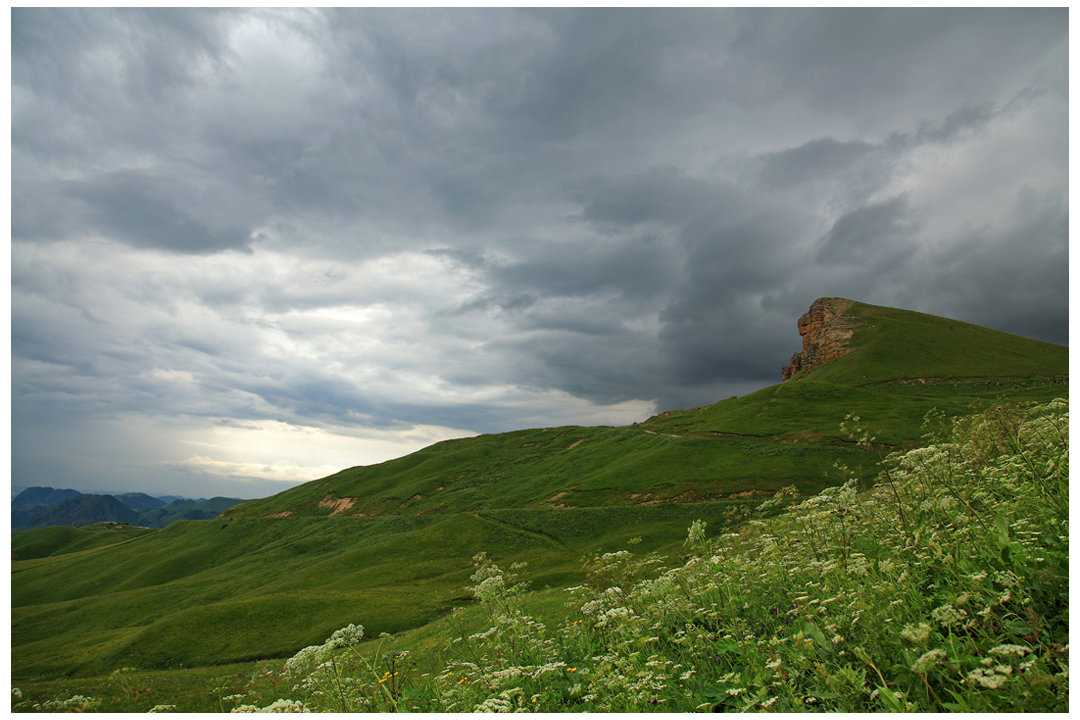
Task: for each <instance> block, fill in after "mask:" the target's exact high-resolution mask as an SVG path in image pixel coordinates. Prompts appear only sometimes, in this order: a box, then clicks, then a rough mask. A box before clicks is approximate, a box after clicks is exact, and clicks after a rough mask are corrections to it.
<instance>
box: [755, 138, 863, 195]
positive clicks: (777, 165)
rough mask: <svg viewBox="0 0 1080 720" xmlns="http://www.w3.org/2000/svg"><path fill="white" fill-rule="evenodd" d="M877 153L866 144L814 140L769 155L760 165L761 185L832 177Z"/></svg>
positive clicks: (793, 182) (825, 139) (829, 139)
mask: <svg viewBox="0 0 1080 720" xmlns="http://www.w3.org/2000/svg"><path fill="white" fill-rule="evenodd" d="M874 150H875V146H874V145H872V144H870V143H866V142H839V141H837V140H834V139H833V138H819V139H816V140H811V141H810V142H807V143H804V144H802V145H800V146H799V147H796V148H791V149H790V150H782V151H780V152H775V153H769V154H768V155H766V156H765V157H764V158H763V160H762V164H761V175H760V178H761V182H762V183H764V184H765V185H766V186H770V187H783V186H785V185H792V184H796V183H801V182H809V181H813V180H816V179H821V178H827V177H831V176H833V175H835V174H837V173H841V172H843V171H845V170H847V169H848V168H849V167H850V166H851V165H852V164H853V163H855V162H857V161H858V160H859V159H861V158H863V157H865V156H866V155H867V154H868V153H872V152H874Z"/></svg>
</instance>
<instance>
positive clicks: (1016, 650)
mask: <svg viewBox="0 0 1080 720" xmlns="http://www.w3.org/2000/svg"><path fill="white" fill-rule="evenodd" d="M1029 652H1031V648H1026V647H1024V646H1023V645H1010V644H1008V643H1006V644H1004V645H998V646H997V647H995V648H990V654H991V655H1003V656H1008V655H1015V656H1017V657H1024V656H1025V655H1027V654H1028V653H1029Z"/></svg>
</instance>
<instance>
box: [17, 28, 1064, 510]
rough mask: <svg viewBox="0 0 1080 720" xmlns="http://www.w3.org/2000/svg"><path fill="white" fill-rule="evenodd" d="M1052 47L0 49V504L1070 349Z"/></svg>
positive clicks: (925, 39)
mask: <svg viewBox="0 0 1080 720" xmlns="http://www.w3.org/2000/svg"><path fill="white" fill-rule="evenodd" d="M1067 20H1068V15H1067V10H1066V9H1063V8H1061V9H1032V10H1017V9H961V10H938V9H891V10H870V9H827V10H801V9H788V10H758V9H743V10H720V9H715V10H714V9H680V10H645V9H625V10H615V9H600V10H577V9H531V10H511V9H484V10H464V9H453V10H452V9H412V8H408V9H384V10H369V9H336V10H325V11H317V10H284V9H282V10H254V9H245V10H194V9H177V10H136V9H119V10H98V9H45V8H15V9H14V10H13V11H12V25H11V27H12V89H11V101H12V136H11V137H12V148H11V170H12V193H11V203H12V249H11V261H12V296H11V297H12V317H11V323H12V441H13V452H12V471H13V480H12V482H13V485H15V486H28V485H34V484H44V485H53V486H64V487H76V488H82V489H115V490H127V489H137V490H144V491H153V490H160V491H161V492H169V493H186V494H191V495H210V494H232V495H240V496H245V497H253V496H256V495H261V494H266V493H268V492H272V491H275V490H277V489H282V488H284V487H287V486H288V485H289V484H294V483H296V482H300V481H303V480H307V479H313V478H315V477H319V476H320V475H324V474H327V473H328V472H332V471H333V470H335V469H339V468H341V467H345V466H349V465H356V464H366V463H370V462H377V461H381V460H384V459H387V458H390V457H394V456H396V455H401V454H404V453H406V452H409V451H411V450H414V449H417V448H419V447H421V446H423V445H426V444H429V443H431V442H434V441H437V440H439V439H443V438H447V437H455V436H462V435H468V434H472V433H482V432H498V431H504V430H511V429H518V428H523V427H532V426H549V425H559V424H569V423H577V424H601V423H602V424H624V423H629V422H632V421H635V420H641V419H644V418H646V417H648V416H649V415H651V414H653V413H655V412H658V411H661V410H666V409H672V408H676V407H685V406H691V405H701V404H705V403H710V402H714V401H716V400H719V399H722V398H724V397H728V396H730V395H732V394H742V393H744V392H748V391H751V390H754V389H757V388H760V387H763V386H765V385H768V384H771V383H774V382H776V381H777V380H778V379H779V368H780V367H781V366H782V365H783V364H784V363H785V362H786V360H787V358H788V357H790V354H791V353H792V352H793V351H794V350H796V349H797V348H798V343H799V338H798V335H797V333H796V332H795V320H796V318H797V317H798V316H799V315H800V314H801V313H802V312H804V311H805V309H806V307H807V306H808V305H809V304H810V302H812V301H813V300H814V299H815V298H817V297H820V296H825V295H830V296H843V297H850V298H853V299H857V300H861V301H864V302H870V303H874V304H881V305H891V306H898V307H904V308H908V309H912V310H918V311H922V312H928V313H933V314H937V315H944V316H948V317H953V318H957V319H961V320H967V321H970V322H976V323H979V324H983V325H987V326H990V327H994V328H997V329H1001V330H1005V331H1008V332H1013V333H1017V334H1021V335H1026V336H1029V337H1036V338H1039V339H1042V340H1048V341H1052V342H1057V343H1066V342H1067V340H1068V302H1067V298H1068V202H1067V192H1068V189H1067V188H1068V184H1067V179H1068V175H1067V149H1068V29H1067V28H1068V22H1067Z"/></svg>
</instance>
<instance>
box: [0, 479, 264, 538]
mask: <svg viewBox="0 0 1080 720" xmlns="http://www.w3.org/2000/svg"><path fill="white" fill-rule="evenodd" d="M242 502H244V501H243V500H242V499H240V498H226V497H214V498H210V499H209V500H207V499H203V498H199V499H197V500H192V499H189V498H179V497H177V496H175V495H167V496H163V497H154V496H152V495H147V494H146V493H141V492H129V493H123V494H120V495H104V494H100V495H99V494H90V493H80V492H79V491H77V490H68V489H57V488H51V487H30V488H27V489H25V490H23V491H22V492H20V493H19V494H18V495H16V496H15V497H14V498H12V500H11V529H12V530H13V531H19V530H35V529H38V528H45V527H53V526H56V525H67V526H71V527H82V526H84V525H93V524H94V523H99V522H118V523H130V524H132V525H140V526H142V527H151V528H163V527H165V526H167V525H171V524H172V523H174V522H176V521H177V520H209V519H210V518H214V517H217V516H218V515H220V514H221V513H222V512H224V511H225V510H227V509H228V508H230V507H232V506H233V505H237V504H239V503H242Z"/></svg>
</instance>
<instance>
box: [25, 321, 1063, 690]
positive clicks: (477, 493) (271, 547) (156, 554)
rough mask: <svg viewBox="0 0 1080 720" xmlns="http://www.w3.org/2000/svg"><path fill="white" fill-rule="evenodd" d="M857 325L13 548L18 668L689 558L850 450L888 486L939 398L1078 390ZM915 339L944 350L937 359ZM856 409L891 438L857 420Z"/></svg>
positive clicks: (1031, 351) (188, 650) (1045, 373)
mask: <svg viewBox="0 0 1080 720" xmlns="http://www.w3.org/2000/svg"><path fill="white" fill-rule="evenodd" d="M843 322H846V323H849V324H851V325H852V326H853V328H852V334H851V337H850V349H849V350H848V351H847V352H845V353H844V354H843V355H841V356H838V357H834V358H831V359H829V360H827V361H826V362H825V363H824V364H820V365H818V366H816V367H812V368H808V369H807V370H806V371H803V370H802V369H800V370H799V371H798V372H795V373H793V374H792V375H791V377H790V379H789V380H787V381H785V382H782V383H780V384H778V385H774V386H771V387H768V388H764V389H762V390H760V391H758V392H756V393H751V394H749V395H747V396H744V397H741V398H734V399H730V400H725V401H722V402H719V403H716V404H713V405H707V406H703V407H700V408H692V409H687V410H681V411H675V412H667V413H662V414H661V415H658V416H656V417H654V418H651V419H650V420H648V421H647V422H644V423H641V424H640V425H637V426H632V427H621V428H612V427H594V428H583V427H563V428H543V429H532V430H520V431H515V432H509V433H501V434H494V435H484V436H480V437H476V438H468V439H462V440H452V441H447V442H442V443H438V444H436V445H433V446H431V447H428V448H425V449H423V450H421V451H419V452H416V453H413V454H411V455H409V456H406V457H403V458H399V459H396V460H391V461H389V462H386V463H381V464H378V465H372V466H368V467H356V468H350V469H348V470H343V471H341V472H339V473H336V474H335V475H332V476H330V477H327V478H323V479H321V480H316V481H313V482H310V483H306V484H304V485H300V486H298V487H295V488H292V489H290V490H287V491H285V492H283V493H280V494H278V495H275V496H273V497H270V498H264V499H261V500H254V501H250V502H246V503H243V504H240V505H238V506H236V507H233V508H231V509H229V510H227V511H225V512H224V514H223V515H222V516H221V517H219V518H216V519H213V520H205V521H180V522H177V523H175V524H173V525H171V526H169V527H167V528H165V529H164V530H161V531H155V532H152V533H147V534H144V535H140V536H137V537H132V538H131V539H130V540H129V541H127V542H120V543H115V544H111V545H103V546H101V547H97V548H94V549H91V550H87V551H82V552H68V553H61V552H50V553H49V554H48V556H44V555H40V556H38V557H37V558H36V559H27V560H16V561H15V562H13V564H12V672H13V676H14V677H15V678H17V679H20V681H26V680H30V679H34V678H36V679H39V680H45V679H48V678H57V677H59V676H61V675H70V674H75V675H79V676H93V675H106V674H108V673H109V672H111V671H112V670H113V669H115V668H117V667H125V666H131V667H137V668H142V669H160V670H165V669H168V668H176V667H179V666H184V667H191V666H204V667H205V666H211V665H220V664H223V663H230V662H254V661H256V660H260V659H266V658H282V657H286V656H289V655H291V654H292V653H294V652H295V651H296V650H298V649H299V648H301V647H304V646H306V645H310V644H313V643H320V642H322V640H323V639H325V638H326V637H328V636H329V634H330V633H331V632H333V631H334V630H335V629H337V628H339V627H343V626H345V625H347V624H349V623H362V624H363V625H364V626H365V627H366V628H367V631H368V635H369V636H371V637H377V636H378V634H379V633H380V632H384V631H385V632H391V633H398V632H402V631H405V630H408V629H410V628H418V627H421V626H425V625H427V624H429V623H431V622H432V621H435V620H437V619H439V618H441V617H444V616H445V615H446V613H447V612H448V610H449V608H450V607H452V606H455V605H461V604H463V603H466V602H467V601H468V596H466V595H464V594H463V592H462V588H463V587H464V586H465V584H466V582H467V578H468V575H469V573H470V571H471V570H470V558H472V556H473V555H475V554H476V553H477V552H478V551H480V550H485V551H487V552H488V553H489V554H490V555H491V556H492V557H496V558H498V560H499V563H500V564H501V565H504V566H508V565H510V564H512V563H514V562H519V561H523V562H528V563H529V566H528V567H529V570H528V579H529V580H530V581H531V582H532V584H533V587H534V588H536V589H537V590H541V589H543V588H545V587H552V588H558V587H564V586H567V585H571V584H575V583H578V582H580V581H581V580H582V578H583V577H584V575H583V572H582V569H581V561H580V560H581V557H582V556H583V555H587V554H590V553H604V552H612V551H617V550H621V549H623V548H625V547H626V546H627V543H628V542H629V541H630V540H631V539H634V538H640V543H639V544H638V545H637V549H638V550H640V551H643V552H648V551H657V552H659V553H661V554H662V555H665V556H669V557H678V556H679V555H680V553H682V552H683V546H682V541H683V539H684V538H685V536H686V528H687V526H688V525H689V524H690V523H691V522H692V521H694V520H704V521H706V522H707V523H708V527H709V531H710V534H722V533H724V532H725V531H726V529H732V528H737V527H738V526H739V524H740V523H741V522H742V521H743V520H744V519H745V518H746V517H748V513H749V512H750V510H751V509H752V508H754V507H756V506H757V505H759V504H760V503H761V502H762V500H763V499H765V497H766V496H768V495H771V494H773V493H775V492H776V491H777V490H779V489H781V488H783V487H785V486H789V485H793V486H795V487H796V488H797V489H798V491H799V492H800V493H802V494H803V495H810V494H814V493H816V492H818V491H820V490H821V489H822V488H825V487H828V486H836V485H840V484H842V483H843V482H844V480H845V479H846V478H845V475H844V473H843V471H841V470H839V469H837V467H836V463H837V462H839V463H841V464H842V465H844V466H846V467H847V468H848V469H849V470H850V471H851V472H852V473H854V474H855V476H857V477H858V478H860V479H861V483H862V485H863V486H864V487H869V485H870V484H871V483H872V481H873V480H872V478H873V475H874V473H875V466H876V463H877V461H878V451H886V450H890V449H892V448H897V447H904V446H914V445H916V444H918V443H919V442H920V438H921V436H922V434H923V428H922V420H923V416H924V415H925V414H926V413H927V412H928V411H929V410H931V409H932V408H939V409H941V410H943V411H944V412H945V413H946V414H948V415H960V414H966V413H968V412H970V411H971V410H972V409H973V408H974V407H977V406H979V405H989V404H992V403H993V402H995V401H997V400H998V399H1000V398H1012V399H1021V400H1025V399H1032V400H1042V401H1046V400H1049V399H1051V398H1053V397H1055V396H1057V395H1061V394H1063V393H1064V392H1065V391H1066V390H1067V386H1066V385H1065V384H1064V383H1066V382H1067V350H1066V349H1065V348H1060V347H1057V346H1052V345H1046V344H1045V343H1036V342H1035V341H1030V340H1025V339H1023V338H1016V337H1015V336H1010V335H1005V334H1004V333H997V332H995V331H992V330H986V329H984V328H976V327H975V326H968V325H964V324H962V323H960V324H956V323H954V322H953V321H949V320H944V319H941V318H934V317H932V316H926V315H920V314H918V313H908V312H905V311H901V310H892V309H888V308H877V307H875V306H870V305H863V304H860V303H850V301H849V304H847V305H846V308H845V314H844V315H843ZM897 348H906V349H907V354H906V355H905V356H904V357H897V356H896V355H895V351H896V349H897ZM918 353H932V356H929V357H925V358H922V364H921V365H920V358H919V357H917V355H918ZM1008 358H1012V360H1011V361H1008ZM779 366H780V362H779V361H778V362H777V368H778V369H779ZM838 368H839V369H838ZM1003 373H1016V374H1014V375H1009V374H1003ZM851 412H854V413H857V414H858V415H860V416H862V417H863V418H864V419H866V420H867V421H868V422H869V424H870V425H871V427H873V428H874V430H875V432H876V434H877V435H878V440H877V445H875V446H871V447H860V446H859V445H858V444H856V443H855V442H853V441H852V440H851V439H850V438H848V437H845V435H844V434H843V433H842V432H841V431H840V423H841V422H842V421H843V420H844V418H845V416H846V415H847V414H848V413H851ZM163 509H164V508H163ZM16 537H17V536H16ZM13 542H14V541H13ZM58 547H59V546H58ZM192 628H197V629H198V630H197V632H192Z"/></svg>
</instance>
